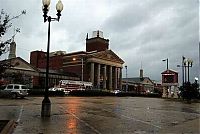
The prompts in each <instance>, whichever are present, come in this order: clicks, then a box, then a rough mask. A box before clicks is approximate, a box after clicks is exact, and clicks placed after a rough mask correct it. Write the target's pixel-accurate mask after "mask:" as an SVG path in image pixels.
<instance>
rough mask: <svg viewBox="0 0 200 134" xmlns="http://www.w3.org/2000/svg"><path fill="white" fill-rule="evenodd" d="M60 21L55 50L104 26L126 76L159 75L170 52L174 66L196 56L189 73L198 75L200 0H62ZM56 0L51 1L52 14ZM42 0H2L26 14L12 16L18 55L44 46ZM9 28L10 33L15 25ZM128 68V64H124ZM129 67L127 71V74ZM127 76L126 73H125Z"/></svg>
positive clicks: (75, 46) (81, 45)
mask: <svg viewBox="0 0 200 134" xmlns="http://www.w3.org/2000/svg"><path fill="white" fill-rule="evenodd" d="M62 2H63V4H64V10H63V11H62V16H61V20H60V22H59V23H58V22H53V23H52V24H51V47H50V48H51V51H57V50H63V51H67V52H74V51H82V50H85V37H86V33H89V36H90V37H91V34H92V31H94V30H102V31H103V32H104V37H105V38H108V39H109V40H110V49H112V50H113V51H114V52H115V53H116V54H118V55H119V56H120V57H121V58H122V59H123V60H124V61H125V64H126V65H128V76H129V77H136V76H139V69H140V68H141V62H142V67H143V69H144V74H145V76H149V77H150V78H151V79H155V80H160V79H161V78H160V77H161V75H160V73H161V72H162V71H163V70H165V69H166V63H165V62H162V59H165V58H169V66H170V68H172V69H174V70H177V71H179V72H180V73H181V69H180V68H177V67H176V65H177V64H180V63H181V57H182V56H183V55H184V56H185V57H188V58H192V59H193V60H194V66H193V67H192V68H191V79H192V78H194V77H195V76H198V74H197V73H198V70H199V66H198V42H199V31H198V29H199V24H200V23H199V1H198V0H123V1H121V0H101V1H98V2H97V1H94V0H68V1H65V0H62ZM55 4H56V1H53V0H52V1H51V8H50V9H51V11H50V14H51V15H52V16H54V15H55V14H56V11H55ZM41 7H42V2H41V0H37V1H35V0H29V1H26V0H20V1H15V0H1V5H0V8H4V9H5V11H6V12H8V13H10V14H12V15H16V14H18V13H20V11H21V10H23V9H26V11H27V14H26V15H25V16H21V17H20V18H19V19H17V20H15V21H14V22H13V25H14V26H16V27H20V28H21V33H19V34H18V35H17V36H16V38H15V40H16V42H17V46H18V47H17V51H18V55H19V56H21V57H22V58H24V59H25V60H27V61H29V54H30V51H34V50H41V49H42V50H44V51H45V50H46V43H47V24H46V23H43V17H42V10H41ZM9 34H12V29H11V31H10V33H9ZM123 71H125V69H123ZM124 74H125V73H123V75H124ZM124 76H125V75H124Z"/></svg>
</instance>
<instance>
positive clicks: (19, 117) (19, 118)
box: [16, 105, 24, 123]
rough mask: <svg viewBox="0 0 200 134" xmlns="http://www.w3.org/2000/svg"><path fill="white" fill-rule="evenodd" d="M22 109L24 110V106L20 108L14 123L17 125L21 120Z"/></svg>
mask: <svg viewBox="0 0 200 134" xmlns="http://www.w3.org/2000/svg"><path fill="white" fill-rule="evenodd" d="M23 109H24V105H22V106H21V108H20V112H19V116H18V119H17V121H16V123H19V121H20V120H21V117H22V112H23Z"/></svg>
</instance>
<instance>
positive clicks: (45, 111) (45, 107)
mask: <svg viewBox="0 0 200 134" xmlns="http://www.w3.org/2000/svg"><path fill="white" fill-rule="evenodd" d="M42 3H43V13H44V15H43V17H44V22H46V21H48V23H49V24H48V42H47V60H46V79H45V94H44V99H43V101H42V111H41V116H42V117H50V114H51V102H50V99H49V90H48V86H49V83H48V78H49V46H50V23H51V21H59V20H60V16H61V11H62V10H63V4H62V2H61V1H60V0H59V1H58V3H57V4H56V10H57V14H56V15H57V18H51V16H48V15H47V13H48V11H49V5H50V3H51V0H42Z"/></svg>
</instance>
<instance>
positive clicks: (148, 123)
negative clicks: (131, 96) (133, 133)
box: [121, 114, 161, 129]
mask: <svg viewBox="0 0 200 134" xmlns="http://www.w3.org/2000/svg"><path fill="white" fill-rule="evenodd" d="M121 116H123V117H125V118H127V119H132V120H135V121H138V122H141V123H144V124H147V125H151V126H154V127H156V128H159V129H161V127H160V126H157V125H154V124H152V123H150V122H146V121H143V120H139V119H136V118H133V117H129V116H126V115H123V114H122V115H121Z"/></svg>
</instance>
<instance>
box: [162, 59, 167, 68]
mask: <svg viewBox="0 0 200 134" xmlns="http://www.w3.org/2000/svg"><path fill="white" fill-rule="evenodd" d="M162 61H167V70H168V69H169V64H168V58H167V59H164V60H162Z"/></svg>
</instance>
